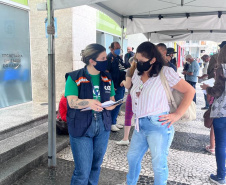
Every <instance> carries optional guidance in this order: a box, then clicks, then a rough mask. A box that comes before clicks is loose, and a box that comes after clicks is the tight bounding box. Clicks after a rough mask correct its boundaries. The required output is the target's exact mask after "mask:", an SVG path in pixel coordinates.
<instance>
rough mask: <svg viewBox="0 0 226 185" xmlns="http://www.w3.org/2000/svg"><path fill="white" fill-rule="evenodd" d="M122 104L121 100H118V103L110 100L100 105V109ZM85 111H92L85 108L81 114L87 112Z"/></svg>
mask: <svg viewBox="0 0 226 185" xmlns="http://www.w3.org/2000/svg"><path fill="white" fill-rule="evenodd" d="M122 103H123V99H120V100H118V101H116V102H114V101H112V100H110V101H106V102H104V103H102V106H101V107H102V108H107V107H111V106H113V105H115V104H119V105H120V104H122ZM87 110H92V109H91V108H90V107H87V108H85V109H82V110H81V111H82V112H83V111H87Z"/></svg>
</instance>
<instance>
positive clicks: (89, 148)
mask: <svg viewBox="0 0 226 185" xmlns="http://www.w3.org/2000/svg"><path fill="white" fill-rule="evenodd" d="M109 135H110V131H105V128H104V124H103V121H102V114H97V116H96V117H93V121H92V124H91V125H90V127H89V128H88V130H87V132H86V133H85V135H84V136H83V137H76V138H73V137H71V136H70V143H71V150H72V153H73V158H74V163H75V170H74V173H73V175H72V179H71V185H97V184H98V180H99V175H100V169H101V167H100V166H101V164H102V162H103V158H104V154H105V152H106V149H107V144H108V139H109Z"/></svg>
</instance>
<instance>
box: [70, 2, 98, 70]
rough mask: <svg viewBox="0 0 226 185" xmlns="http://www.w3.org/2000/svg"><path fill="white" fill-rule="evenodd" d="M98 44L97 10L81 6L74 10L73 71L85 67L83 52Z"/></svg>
mask: <svg viewBox="0 0 226 185" xmlns="http://www.w3.org/2000/svg"><path fill="white" fill-rule="evenodd" d="M92 43H96V9H94V8H91V7H89V6H80V7H75V8H73V9H72V46H73V70H76V69H80V68H82V67H84V63H83V62H81V55H80V54H81V50H83V49H85V47H86V46H87V45H89V44H92Z"/></svg>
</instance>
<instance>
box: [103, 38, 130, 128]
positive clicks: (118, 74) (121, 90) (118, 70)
mask: <svg viewBox="0 0 226 185" xmlns="http://www.w3.org/2000/svg"><path fill="white" fill-rule="evenodd" d="M110 48H111V52H110V53H109V54H108V56H107V60H108V67H107V70H108V71H109V73H110V74H111V76H112V80H113V82H114V88H115V101H118V100H120V99H123V98H124V94H125V87H121V86H120V84H121V82H122V81H123V80H125V76H126V72H125V70H126V69H127V68H129V67H130V64H129V65H128V64H126V63H124V62H123V60H122V58H121V57H120V51H121V46H120V44H119V43H118V42H112V43H111V46H110ZM120 107H121V105H118V106H117V107H116V108H115V109H114V110H113V111H112V112H111V116H112V126H111V130H112V131H119V128H123V126H122V125H120V124H116V123H117V117H118V114H119V111H120Z"/></svg>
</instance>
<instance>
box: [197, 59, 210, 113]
mask: <svg viewBox="0 0 226 185" xmlns="http://www.w3.org/2000/svg"><path fill="white" fill-rule="evenodd" d="M201 59H202V60H203V66H204V67H203V69H202V76H198V78H199V79H202V80H207V79H208V74H207V69H208V66H209V61H210V56H209V55H203V56H202V57H201ZM204 99H205V107H202V108H201V109H202V110H205V109H208V108H209V102H208V100H207V94H205V93H204Z"/></svg>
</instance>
